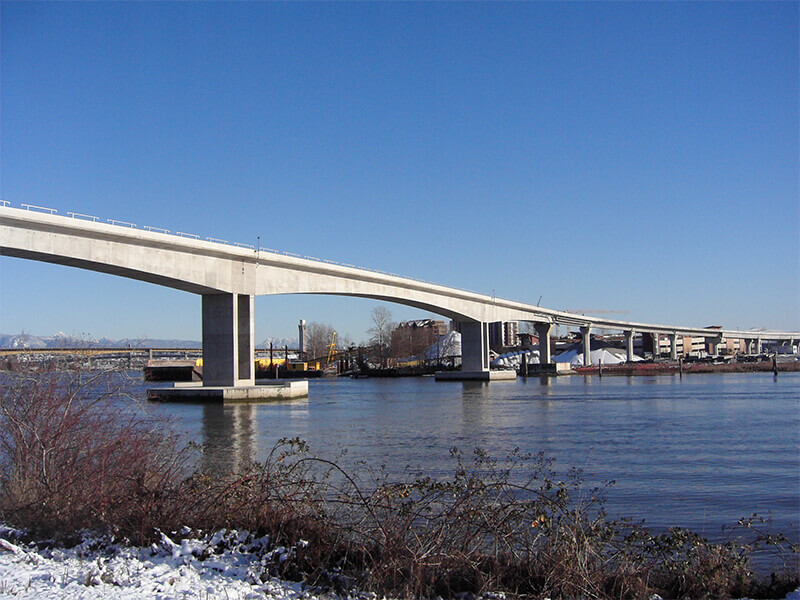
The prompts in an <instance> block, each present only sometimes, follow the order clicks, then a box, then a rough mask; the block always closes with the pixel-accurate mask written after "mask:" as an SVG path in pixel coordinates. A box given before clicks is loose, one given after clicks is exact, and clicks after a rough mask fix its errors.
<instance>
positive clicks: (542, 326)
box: [533, 323, 553, 365]
mask: <svg viewBox="0 0 800 600" xmlns="http://www.w3.org/2000/svg"><path fill="white" fill-rule="evenodd" d="M533 328H534V329H535V330H536V336H537V337H538V338H539V364H540V365H549V364H550V363H552V362H553V356H552V352H551V351H550V332H552V331H553V324H552V323H536V324H535V325H534V326H533Z"/></svg>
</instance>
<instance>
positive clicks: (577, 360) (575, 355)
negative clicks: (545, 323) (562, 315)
mask: <svg viewBox="0 0 800 600" xmlns="http://www.w3.org/2000/svg"><path fill="white" fill-rule="evenodd" d="M589 358H591V363H590V364H593V365H598V364H600V361H603V364H604V365H618V364H620V363H624V362H627V360H628V357H627V354H626V352H625V350H621V349H619V348H598V349H597V350H592V351H591V352H590V353H589ZM553 360H554V361H555V362H559V363H569V364H570V365H572V366H573V367H582V366H583V364H584V363H583V351H582V350H581V349H578V348H572V349H571V350H567V351H566V352H562V353H561V354H559V355H558V356H554V357H553ZM633 360H634V362H637V361H641V360H644V359H643V358H641V357H639V356H636V355H634V356H633Z"/></svg>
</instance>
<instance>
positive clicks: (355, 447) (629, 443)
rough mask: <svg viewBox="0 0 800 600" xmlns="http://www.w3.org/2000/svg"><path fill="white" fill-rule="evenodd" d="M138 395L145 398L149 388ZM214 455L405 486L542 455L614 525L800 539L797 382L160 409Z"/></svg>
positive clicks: (592, 383) (447, 388) (505, 390)
mask: <svg viewBox="0 0 800 600" xmlns="http://www.w3.org/2000/svg"><path fill="white" fill-rule="evenodd" d="M141 387H142V390H141V392H142V395H144V389H145V388H146V387H148V384H144V383H143V384H141ZM153 410H155V411H156V412H157V413H159V414H163V415H168V416H170V417H173V418H174V419H175V420H176V423H177V426H178V427H179V428H180V429H182V430H184V431H185V432H186V433H187V434H188V435H189V436H190V438H191V439H193V440H194V441H197V442H199V443H203V444H204V445H205V455H204V459H203V460H205V461H207V464H208V465H209V466H211V467H212V468H216V469H224V470H232V469H235V468H236V463H237V461H238V460H241V459H255V460H259V459H263V458H264V457H265V456H266V455H267V453H268V452H269V450H270V449H271V448H272V446H273V445H274V444H275V442H276V441H277V440H278V439H280V438H283V437H299V438H302V439H304V440H306V441H307V442H308V443H309V444H310V445H311V448H312V451H313V452H314V453H316V454H318V455H320V456H323V457H327V458H336V457H337V456H338V455H339V454H340V453H341V452H342V451H344V450H346V451H347V454H346V456H345V457H344V458H342V459H341V462H342V463H343V464H344V465H345V466H348V467H349V468H358V467H356V465H357V464H358V463H359V461H364V462H365V463H366V464H367V465H369V466H372V467H376V466H378V465H382V464H383V465H386V466H387V468H388V469H389V471H391V472H394V473H401V472H402V471H403V470H404V469H405V468H406V467H410V468H411V469H412V470H418V471H421V472H423V473H427V474H431V475H443V474H447V473H449V472H450V468H451V466H452V463H450V462H449V459H448V456H449V450H450V448H451V447H453V446H456V447H458V448H460V449H461V450H463V451H465V452H470V451H471V450H472V449H473V448H475V447H480V448H483V449H484V450H486V451H488V452H489V453H490V454H492V455H494V456H497V457H501V456H502V455H504V453H506V452H508V451H509V450H511V449H513V448H515V447H519V448H520V449H521V450H522V451H524V452H531V453H538V452H544V453H545V454H546V455H548V456H551V457H553V458H554V459H555V461H556V468H557V470H558V471H559V472H561V473H564V472H566V470H567V469H569V468H571V467H577V468H580V469H582V470H583V472H584V475H585V478H586V485H587V487H588V486H592V485H597V484H602V483H604V482H608V481H614V482H615V483H614V485H613V486H612V487H611V488H610V490H609V491H608V499H607V504H606V508H607V511H608V514H609V516H611V517H614V518H617V517H627V518H632V519H636V520H638V519H644V520H645V521H646V523H647V524H648V525H649V526H651V527H653V528H655V529H662V528H665V527H669V526H681V527H687V528H690V529H692V530H694V531H696V532H698V533H701V534H704V535H706V536H708V537H710V538H712V539H720V538H721V537H722V534H721V531H722V527H723V525H733V524H735V523H736V521H737V520H738V519H739V518H740V517H743V516H747V515H750V514H752V513H754V512H757V513H759V514H760V515H764V516H769V515H771V516H772V519H773V523H774V528H775V530H777V531H780V532H783V533H785V534H787V535H789V536H790V538H792V539H793V540H794V541H797V539H798V526H799V521H800V373H781V374H780V375H779V376H778V377H773V375H772V374H769V373H743V374H733V373H731V374H704V375H686V376H684V377H683V378H679V377H677V376H673V375H663V376H639V377H608V376H607V377H603V378H598V377H597V376H594V377H591V376H586V377H584V376H568V377H559V378H550V379H541V380H540V379H539V378H529V379H527V380H525V379H518V380H517V381H516V382H514V381H512V382H494V383H491V384H482V383H467V382H436V381H434V380H433V378H432V377H421V378H406V379H359V380H353V379H320V380H311V381H310V384H309V397H308V398H306V399H300V400H291V401H280V402H273V403H267V404H259V405H229V406H220V405H213V406H212V405H181V404H158V405H153Z"/></svg>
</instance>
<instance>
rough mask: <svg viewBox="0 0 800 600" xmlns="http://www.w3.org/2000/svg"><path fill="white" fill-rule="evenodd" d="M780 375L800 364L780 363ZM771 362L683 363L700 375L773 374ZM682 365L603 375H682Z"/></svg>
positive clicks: (609, 368)
mask: <svg viewBox="0 0 800 600" xmlns="http://www.w3.org/2000/svg"><path fill="white" fill-rule="evenodd" d="M777 368H778V372H779V373H789V372H796V371H800V362H798V361H793V362H778V363H777ZM600 370H601V368H600V367H599V366H598V365H592V366H588V367H575V368H574V371H575V373H576V374H578V375H599V374H601V373H600ZM772 372H773V363H772V361H771V360H764V361H759V362H729V363H700V362H698V363H683V373H684V374H698V373H772ZM680 373H681V364H680V363H678V362H672V361H670V362H657V363H624V364H619V365H603V366H602V375H664V374H680Z"/></svg>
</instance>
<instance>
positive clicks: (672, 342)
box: [667, 333, 678, 360]
mask: <svg viewBox="0 0 800 600" xmlns="http://www.w3.org/2000/svg"><path fill="white" fill-rule="evenodd" d="M667 337H668V338H669V359H670V360H678V334H677V333H670V334H669V335H668V336H667Z"/></svg>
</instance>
